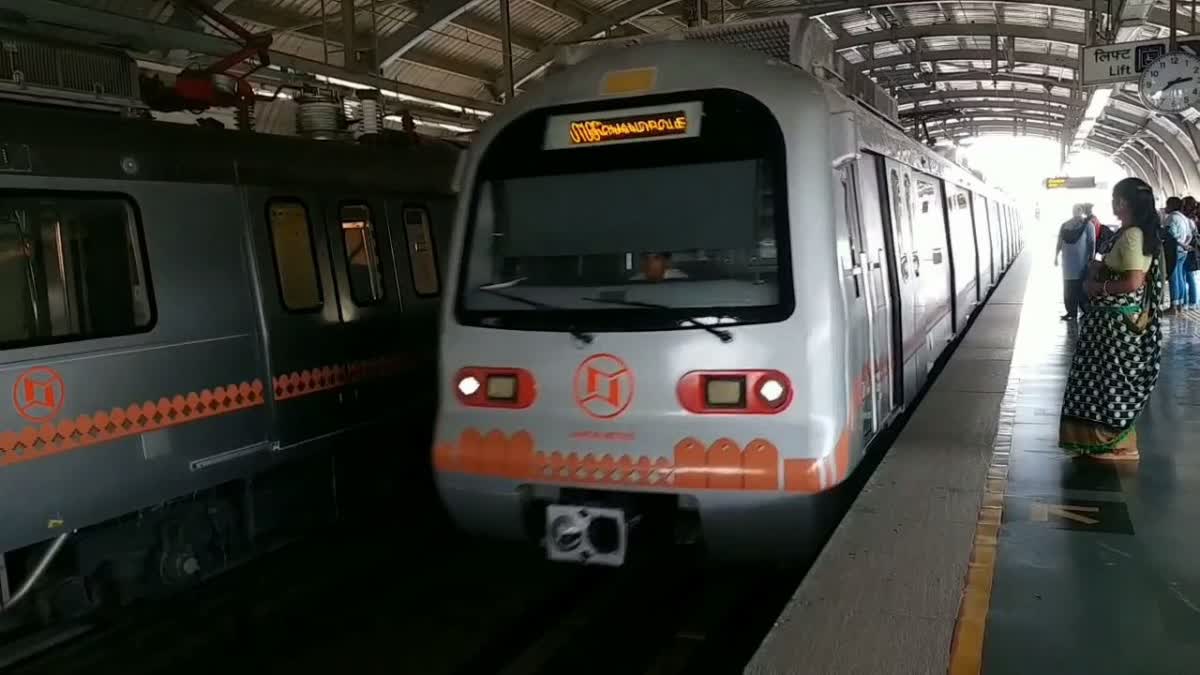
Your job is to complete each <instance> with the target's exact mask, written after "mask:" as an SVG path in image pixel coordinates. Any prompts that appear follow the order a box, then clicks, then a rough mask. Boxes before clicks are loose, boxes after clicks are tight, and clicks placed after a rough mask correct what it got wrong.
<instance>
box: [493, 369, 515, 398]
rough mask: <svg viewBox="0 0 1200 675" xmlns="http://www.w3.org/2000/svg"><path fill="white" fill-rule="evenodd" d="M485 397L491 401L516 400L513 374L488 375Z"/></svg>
mask: <svg viewBox="0 0 1200 675" xmlns="http://www.w3.org/2000/svg"><path fill="white" fill-rule="evenodd" d="M487 397H488V399H489V400H492V401H515V400H517V378H516V376H515V375H488V378H487Z"/></svg>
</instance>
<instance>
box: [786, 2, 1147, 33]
mask: <svg viewBox="0 0 1200 675" xmlns="http://www.w3.org/2000/svg"><path fill="white" fill-rule="evenodd" d="M928 3H929V0H799V1H798V2H797V3H796V4H795V5H793V6H792V7H793V8H794V10H795V11H798V12H803V13H804V14H806V15H807V16H827V15H830V14H840V13H843V12H861V11H866V10H869V9H872V8H876V7H903V6H906V5H922V4H928ZM992 4H993V5H996V6H1005V5H1010V4H1013V5H1020V6H1022V7H1029V6H1030V5H1031V4H1033V5H1036V6H1040V7H1055V8H1063V9H1074V10H1078V11H1081V12H1086V11H1088V10H1091V9H1092V0H1036V2H1033V3H1030V2H1022V1H1021V0H1007V1H1005V2H993V3H992ZM1118 4H1120V3H1118ZM1125 4H1133V3H1129V2H1126V3H1125ZM1144 4H1148V5H1153V3H1144ZM1137 21H1138V22H1141V23H1145V24H1147V25H1150V26H1158V27H1161V28H1166V27H1167V26H1168V25H1169V23H1170V17H1169V16H1168V12H1167V10H1165V9H1161V8H1157V7H1153V6H1151V7H1149V8H1147V11H1146V12H1145V14H1144V16H1143V17H1138V18H1137Z"/></svg>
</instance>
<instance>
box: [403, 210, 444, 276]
mask: <svg viewBox="0 0 1200 675" xmlns="http://www.w3.org/2000/svg"><path fill="white" fill-rule="evenodd" d="M404 235H405V237H406V238H407V240H408V260H409V267H410V269H411V270H412V280H413V289H414V290H415V291H416V292H417V295H420V296H424V297H429V296H434V295H437V294H438V293H439V292H441V282H440V281H439V279H438V270H437V256H436V255H435V253H434V250H433V245H434V243H433V232H432V229H431V227H430V223H429V211H427V210H425V207H406V208H405V209H404Z"/></svg>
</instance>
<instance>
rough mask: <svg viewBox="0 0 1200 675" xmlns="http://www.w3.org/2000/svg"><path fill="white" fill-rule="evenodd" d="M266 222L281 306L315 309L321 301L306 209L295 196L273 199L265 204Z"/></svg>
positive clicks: (319, 284) (303, 309)
mask: <svg viewBox="0 0 1200 675" xmlns="http://www.w3.org/2000/svg"><path fill="white" fill-rule="evenodd" d="M267 222H268V224H269V225H270V227H271V244H272V248H273V249H274V251H275V272H276V276H277V277H278V279H279V293H280V295H281V296H282V300H283V306H284V307H286V308H288V309H290V310H292V311H294V312H307V311H311V310H314V309H318V308H319V307H321V305H322V304H324V301H323V300H322V298H321V280H320V277H319V276H318V275H317V274H318V273H317V257H316V254H315V252H314V248H313V241H312V226H311V224H310V223H309V220H308V209H306V208H305V207H304V204H302V203H300V202H298V201H295V200H283V199H273V200H271V201H270V203H268V204H267Z"/></svg>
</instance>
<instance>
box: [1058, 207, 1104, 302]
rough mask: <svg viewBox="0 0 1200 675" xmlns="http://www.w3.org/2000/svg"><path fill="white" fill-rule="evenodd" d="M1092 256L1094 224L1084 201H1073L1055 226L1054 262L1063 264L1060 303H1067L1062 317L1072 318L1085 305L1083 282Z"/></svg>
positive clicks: (1093, 250) (1093, 255)
mask: <svg viewBox="0 0 1200 675" xmlns="http://www.w3.org/2000/svg"><path fill="white" fill-rule="evenodd" d="M1095 256H1096V228H1095V226H1094V225H1092V223H1091V221H1089V220H1088V218H1087V213H1086V211H1085V209H1084V208H1083V205H1081V204H1076V205H1075V209H1074V215H1072V216H1071V219H1070V220H1068V221H1067V222H1065V223H1063V224H1062V227H1060V228H1059V230H1058V245H1057V247H1055V249H1054V264H1055V265H1060V264H1061V267H1062V275H1063V304H1064V305H1066V306H1067V313H1066V314H1064V315H1063V317H1062V319H1063V321H1074V320H1075V319H1076V318H1077V317H1078V316H1079V315H1082V314H1083V312H1084V310H1086V309H1087V294H1086V293H1084V292H1083V282H1084V281H1085V280H1086V277H1087V269H1088V264H1089V263H1090V262H1091V261H1092V259H1093V258H1095ZM1060 258H1061V263H1060V260H1059V259H1060Z"/></svg>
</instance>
